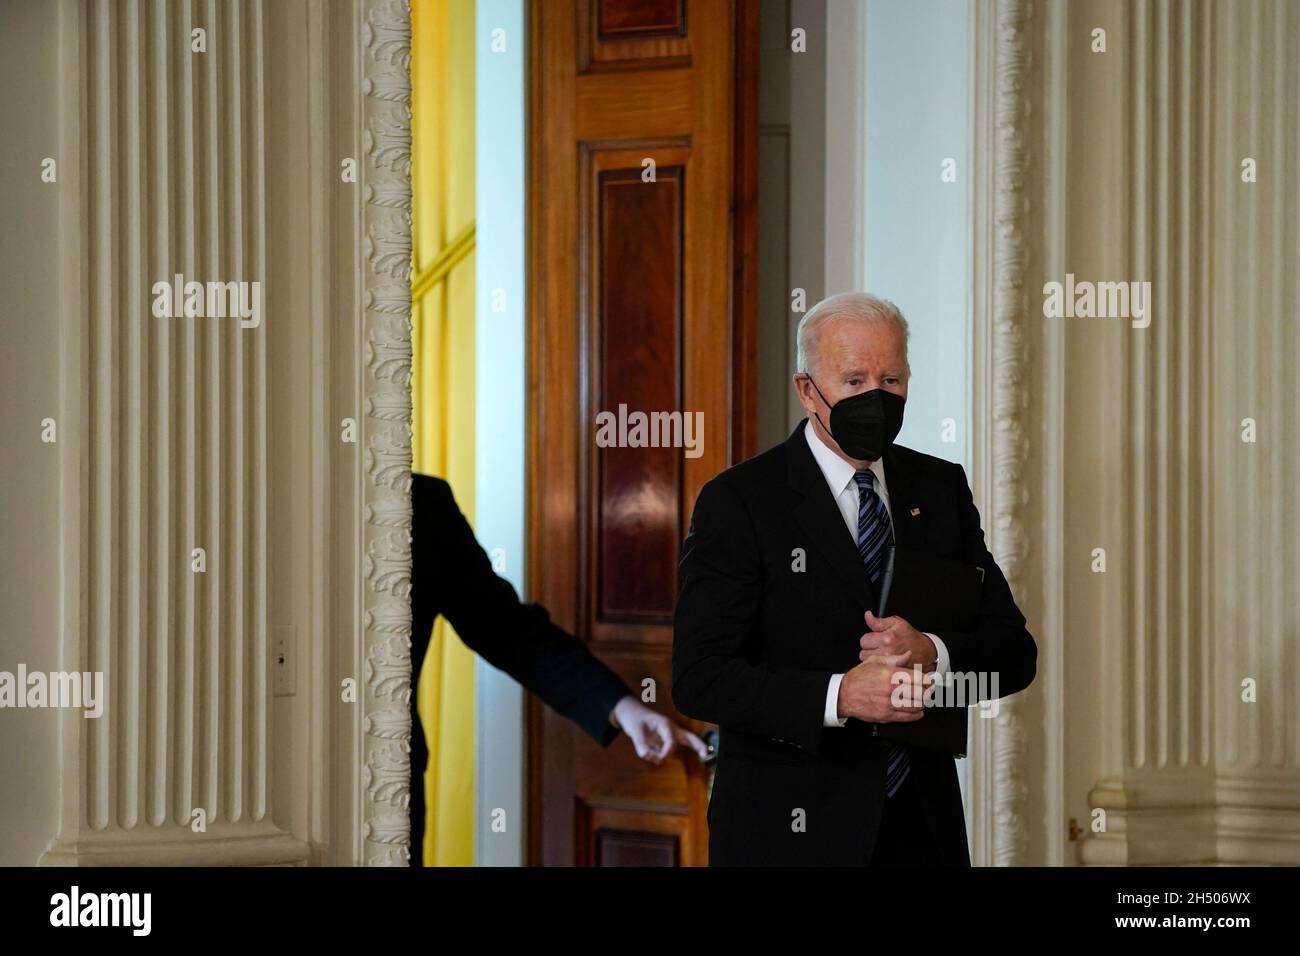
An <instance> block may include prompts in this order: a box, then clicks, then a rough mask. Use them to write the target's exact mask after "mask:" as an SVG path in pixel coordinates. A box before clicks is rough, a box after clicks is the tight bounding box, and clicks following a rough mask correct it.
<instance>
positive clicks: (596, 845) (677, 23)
mask: <svg viewBox="0 0 1300 956" xmlns="http://www.w3.org/2000/svg"><path fill="white" fill-rule="evenodd" d="M529 42H530V48H531V51H532V63H531V76H530V78H531V84H532V86H531V91H530V134H529V139H530V152H531V156H530V179H529V190H530V198H529V208H530V216H531V222H530V228H529V242H530V249H529V270H530V277H529V286H530V308H529V330H530V342H529V382H530V395H529V398H530V401H529V429H530V442H529V448H530V455H531V459H530V462H529V469H528V471H529V489H528V491H529V501H528V511H529V563H528V568H529V572H528V578H529V582H530V587H529V593H530V596H531V597H532V598H533V599H534V600H537V601H540V602H541V603H542V604H544V605H545V606H546V607H547V608H548V610H549V611H550V612H551V615H552V618H553V619H554V620H556V621H557V622H558V623H559V624H560V625H561V626H563V627H566V628H568V629H570V630H572V631H573V632H574V633H576V634H578V635H579V636H580V637H582V638H583V639H585V640H587V641H588V642H589V643H590V646H591V649H592V651H593V652H594V653H595V654H597V655H598V656H599V657H601V658H602V659H603V660H605V661H606V662H607V663H608V664H609V665H610V666H611V667H613V668H614V670H616V671H617V672H618V673H619V674H621V675H622V676H623V677H624V679H625V680H626V681H627V683H628V684H629V686H631V687H632V688H633V689H634V690H635V691H638V692H639V691H640V690H641V689H642V688H643V687H644V686H646V684H645V682H646V681H653V688H654V694H655V701H654V703H653V704H652V706H654V707H656V708H657V709H659V710H662V711H665V712H668V713H672V714H674V716H675V717H676V718H677V719H678V720H681V721H682V722H683V723H686V721H685V719H684V718H682V717H681V715H679V714H676V712H675V711H673V709H672V695H671V652H672V612H673V604H674V602H675V599H676V592H677V557H678V549H679V547H680V544H681V539H682V536H683V535H684V533H685V531H686V526H687V524H688V522H689V520H690V511H691V508H692V506H693V504H694V501H695V496H696V494H697V493H698V492H699V489H700V487H701V485H703V483H704V482H705V481H707V480H708V479H709V478H711V477H712V476H713V475H715V474H717V473H718V472H719V471H721V470H722V469H724V468H725V467H727V465H729V464H731V463H732V462H734V461H737V460H740V459H741V458H744V457H746V456H747V455H750V454H753V451H754V448H753V444H754V435H755V402H754V395H753V381H754V351H753V343H754V296H755V281H754V271H753V270H754V257H755V240H756V232H755V222H754V209H755V192H756V185H757V183H756V176H755V163H756V149H755V143H756V137H757V112H756V108H755V107H756V98H757V89H756V85H757V84H756V78H757V74H756V57H757V6H756V2H753V0H707V2H704V0H545V2H534V3H532V4H531V14H530V39H529ZM485 344H486V343H485ZM620 406H625V407H626V412H627V413H628V414H629V415H630V414H631V413H633V412H637V411H640V412H644V413H647V414H650V413H655V412H659V413H673V412H676V413H679V414H681V415H690V416H691V421H692V422H695V421H697V420H700V421H702V424H703V432H702V440H701V441H698V444H697V446H696V448H694V449H687V448H684V447H628V446H627V445H624V446H623V447H599V446H598V445H597V440H596V436H597V428H596V422H597V415H598V414H600V413H601V412H609V413H611V414H613V415H615V416H618V415H619V412H620ZM696 413H700V416H702V417H699V416H696ZM662 421H663V420H660V423H662ZM678 436H680V437H683V438H684V437H685V433H677V434H676V435H674V436H673V437H678ZM630 437H631V438H632V439H633V440H635V438H636V436H635V433H634V432H633V433H630ZM647 437H648V436H647ZM692 437H695V438H697V439H698V438H699V437H700V436H699V435H693V436H692ZM629 444H630V443H629ZM687 726H692V727H694V729H696V730H697V732H698V731H702V730H704V729H705V728H703V727H701V726H700V725H697V724H691V723H687ZM529 787H530V807H531V812H530V820H529V823H530V830H529V859H530V862H532V863H534V864H546V865H566V864H574V863H576V864H579V865H582V864H591V865H699V864H703V863H705V862H707V859H706V856H707V846H708V834H707V829H706V820H705V812H706V808H707V793H706V788H707V773H706V772H705V771H704V769H703V768H702V767H701V765H700V763H699V761H698V760H697V759H696V758H694V757H693V756H689V757H685V758H683V759H681V760H678V759H673V760H671V761H669V762H668V763H666V764H664V765H663V766H661V767H658V768H655V767H651V766H649V765H648V764H645V763H643V762H641V761H640V760H638V759H637V757H636V755H635V753H634V751H633V750H632V747H631V745H630V744H629V742H628V741H627V739H626V737H622V736H620V737H619V739H618V740H617V741H615V742H614V744H612V745H611V746H610V747H609V748H608V749H604V748H601V747H599V746H598V745H597V744H595V743H594V742H593V741H592V740H591V739H590V738H588V737H586V736H585V735H584V734H582V732H581V731H579V730H577V729H576V728H574V727H573V726H572V725H570V724H568V723H567V722H566V721H564V720H563V719H562V718H559V717H557V716H556V715H555V714H554V713H552V712H550V711H549V710H546V709H545V708H543V707H541V706H540V705H539V704H538V703H537V701H536V700H532V701H530V705H529Z"/></svg>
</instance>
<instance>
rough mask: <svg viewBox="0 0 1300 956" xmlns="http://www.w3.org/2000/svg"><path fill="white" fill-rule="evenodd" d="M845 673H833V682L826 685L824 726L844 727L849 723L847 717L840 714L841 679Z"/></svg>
mask: <svg viewBox="0 0 1300 956" xmlns="http://www.w3.org/2000/svg"><path fill="white" fill-rule="evenodd" d="M842 680H844V675H843V674H832V675H831V682H830V684H829V685H827V687H826V712H825V713H824V714H823V715H822V726H823V727H843V726H844V725H845V724H846V723H848V720H849V719H848V718H847V717H841V716H840V681H842Z"/></svg>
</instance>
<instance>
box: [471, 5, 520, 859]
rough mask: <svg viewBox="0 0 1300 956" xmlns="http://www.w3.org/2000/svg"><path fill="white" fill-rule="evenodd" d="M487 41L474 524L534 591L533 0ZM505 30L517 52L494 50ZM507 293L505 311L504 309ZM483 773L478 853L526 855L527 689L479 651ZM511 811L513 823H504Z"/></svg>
mask: <svg viewBox="0 0 1300 956" xmlns="http://www.w3.org/2000/svg"><path fill="white" fill-rule="evenodd" d="M477 6H478V28H477V31H476V39H475V42H476V43H477V44H478V50H477V54H476V58H475V71H476V73H477V76H476V87H475V97H476V100H475V103H476V107H475V108H476V122H475V136H476V139H477V142H476V148H475V156H476V162H477V168H476V170H475V181H476V182H477V192H476V194H475V205H476V209H475V219H476V226H475V236H476V240H475V246H476V248H475V263H476V275H475V283H476V289H477V293H476V296H477V308H476V312H475V340H474V341H475V349H474V351H475V385H474V391H475V400H476V408H475V436H474V437H475V461H474V474H475V480H474V487H475V501H476V502H477V507H476V509H475V515H474V532H475V535H476V536H477V537H478V540H479V542H480V543H481V544H482V545H483V547H484V548H485V549H487V551H488V553H489V554H492V553H493V552H494V551H495V549H497V548H500V549H501V550H502V551H503V552H504V557H505V571H504V573H503V576H504V577H505V578H507V579H508V580H509V581H510V583H511V584H513V585H514V586H515V590H516V591H518V592H520V594H521V595H522V594H523V593H524V572H525V568H524V563H523V562H524V474H525V473H524V468H525V460H524V454H525V441H524V438H525V435H524V428H525V421H524V390H525V385H526V382H525V361H524V359H525V356H524V329H525V324H524V322H525V318H526V316H525V311H524V309H525V305H526V302H527V296H526V294H525V293H526V289H525V284H524V282H525V277H524V240H525V233H524V212H525V206H524V200H525V196H524V184H525V178H526V177H525V166H524V162H525V155H526V151H525V141H524V129H525V121H526V119H527V99H526V90H525V71H526V67H527V62H528V57H527V46H526V44H525V34H524V29H525V28H524V4H523V0H479V2H478V4H477ZM497 28H501V29H503V30H505V35H506V50H505V52H504V53H494V52H492V50H491V49H490V46H489V44H490V42H491V34H492V31H493V30H495V29H497ZM498 295H501V296H504V309H502V310H500V311H494V302H495V301H496V297H497V296H498ZM476 679H477V687H476V695H475V697H476V701H477V710H478V715H477V718H476V723H475V728H474V731H475V746H476V748H477V750H476V757H477V770H476V777H475V781H474V795H475V796H474V800H475V821H474V827H475V842H474V856H475V862H476V863H477V864H478V865H479V866H519V865H522V863H523V861H524V853H525V845H524V835H525V834H524V830H525V822H526V820H525V813H524V757H525V749H524V747H525V741H524V693H523V689H522V688H521V687H520V686H519V684H517V683H516V682H515V681H514V679H513V678H511V677H509V676H507V675H506V674H504V673H502V672H501V671H499V670H497V669H496V668H495V667H493V666H492V665H490V664H488V663H486V662H485V661H483V659H482V658H479V659H478V662H477V668H476ZM498 809H501V810H504V811H505V820H506V830H505V832H504V833H501V832H493V830H492V824H493V814H494V812H495V811H496V810H498Z"/></svg>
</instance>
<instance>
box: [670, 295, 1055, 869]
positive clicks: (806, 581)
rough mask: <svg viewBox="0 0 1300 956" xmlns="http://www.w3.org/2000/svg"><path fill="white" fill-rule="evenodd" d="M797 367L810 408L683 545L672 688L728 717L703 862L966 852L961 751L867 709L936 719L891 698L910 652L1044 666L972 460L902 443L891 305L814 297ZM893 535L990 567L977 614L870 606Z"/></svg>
mask: <svg viewBox="0 0 1300 956" xmlns="http://www.w3.org/2000/svg"><path fill="white" fill-rule="evenodd" d="M797 368H798V372H797V373H796V375H795V377H794V384H795V387H796V389H797V390H798V393H799V398H800V401H801V402H802V404H803V406H804V408H805V409H807V412H808V418H807V419H806V420H805V421H802V422H800V423H799V425H798V427H797V428H796V429H795V430H794V432H793V433H792V434H791V435H790V437H789V438H788V439H787V440H786V441H785V442H784V443H783V444H781V445H778V446H777V447H775V448H772V449H770V450H768V451H766V452H764V453H762V454H760V455H758V456H756V457H754V458H751V459H749V460H748V461H745V462H742V463H741V464H739V465H736V466H734V467H732V468H729V469H728V470H726V471H724V472H723V473H722V474H720V475H718V476H717V477H715V478H714V479H712V480H711V481H709V482H708V483H707V484H706V485H705V486H704V487H703V489H701V491H700V495H699V498H698V500H697V501H696V504H695V511H694V514H693V516H692V519H691V526H690V531H689V534H688V535H687V537H686V540H685V542H684V543H683V545H682V554H681V574H680V579H681V590H680V594H679V598H678V603H677V609H676V619H675V629H674V637H673V702H674V704H675V705H676V707H677V708H678V710H680V711H681V712H682V713H684V714H688V715H690V716H692V717H695V718H697V719H699V720H704V721H709V722H712V723H716V724H717V725H718V726H719V731H720V740H719V745H718V765H717V769H716V774H715V778H714V783H713V792H712V797H711V800H710V802H709V828H710V834H709V861H710V864H711V865H724V866H725V865H738V864H739V865H755V864H769V865H859V866H860V865H911V866H933V865H958V866H969V865H970V855H969V851H968V849H967V840H966V827H965V820H964V816H963V812H962V804H961V794H960V790H959V787H958V782H957V772H956V766H955V763H954V758H953V757H952V756H951V755H949V754H947V753H944V752H942V751H940V750H937V749H929V748H925V747H919V746H912V745H905V744H899V743H896V742H892V741H890V740H888V739H887V738H885V737H881V736H876V735H873V733H872V731H873V725H874V724H883V723H888V722H892V721H909V722H910V721H916V720H924V719H925V716H924V712H923V710H922V708H920V707H915V706H901V705H900V706H896V703H898V702H897V701H896V700H895V699H894V691H895V686H896V683H897V682H902V684H903V685H904V686H907V685H911V686H913V687H915V688H916V693H917V694H918V696H919V695H920V693H921V692H922V686H923V685H922V684H921V682H919V681H918V675H917V673H916V666H917V665H919V667H920V668H921V669H923V670H924V671H927V672H930V673H935V672H938V673H947V672H949V671H951V672H956V673H961V674H973V673H979V672H987V673H990V674H991V673H996V674H997V675H998V681H999V683H998V684H997V685H996V687H997V688H998V693H999V695H1001V696H1005V695H1007V694H1012V693H1015V692H1017V691H1019V690H1022V689H1024V688H1025V687H1026V686H1028V685H1029V683H1030V682H1031V681H1032V680H1033V677H1034V673H1035V668H1036V661H1037V648H1036V645H1035V644H1034V640H1033V638H1032V637H1031V636H1030V634H1029V632H1028V631H1027V630H1026V629H1025V618H1024V616H1023V615H1022V614H1021V613H1020V611H1019V609H1018V608H1017V607H1016V602H1015V599H1014V598H1013V597H1012V594H1011V590H1010V588H1009V587H1008V585H1007V581H1006V578H1005V577H1004V576H1003V574H1002V572H1001V571H1000V570H998V566H997V564H996V563H995V562H994V560H993V557H992V555H990V553H989V551H988V548H987V547H986V546H985V543H984V534H983V531H982V530H981V529H980V521H979V514H978V512H977V511H976V509H975V505H974V503H973V500H972V496H971V491H970V488H969V486H968V485H967V482H966V474H965V471H964V470H963V469H962V468H961V466H960V465H955V464H952V463H950V462H946V461H943V460H941V459H938V458H933V457H931V456H929V455H923V454H921V453H919V452H915V451H912V450H910V449H908V448H904V447H901V446H898V445H895V444H893V440H894V438H895V436H896V435H897V434H898V430H899V428H901V426H902V412H903V405H904V402H905V400H906V398H907V380H908V375H909V370H908V364H907V324H906V322H905V320H904V319H903V317H902V315H901V314H900V313H899V312H898V310H897V308H895V307H894V306H893V305H892V304H890V303H888V302H885V301H884V300H881V299H877V298H875V297H874V296H869V295H863V294H857V293H848V294H844V295H839V296H834V297H832V298H830V299H827V300H825V301H823V302H821V303H819V304H818V305H817V306H815V307H814V308H813V309H812V310H811V311H810V312H809V313H808V314H807V315H806V316H805V317H804V319H803V321H802V322H801V323H800V325H799V331H798V364H797ZM894 544H897V545H898V546H899V547H900V548H904V547H905V548H908V549H914V550H916V551H917V552H921V553H929V554H931V555H933V556H935V557H936V558H943V559H949V560H957V561H961V562H964V563H967V564H971V565H978V566H979V567H980V568H982V569H983V571H984V584H983V593H982V596H981V598H980V608H979V616H978V622H977V625H976V626H975V627H974V628H972V629H971V630H970V631H966V632H956V631H949V632H941V633H937V634H928V633H921V632H919V631H917V630H916V628H914V627H912V625H911V624H910V623H909V622H907V621H906V620H904V619H903V618H901V617H896V616H894V617H887V618H884V619H877V618H876V617H875V616H874V614H872V613H871V611H872V610H873V609H874V608H875V607H876V606H877V605H876V601H877V600H878V597H879V594H880V587H881V581H882V578H883V574H882V572H883V566H884V563H885V556H886V555H887V553H888V550H889V547H890V546H891V545H894ZM969 703H974V702H973V701H970V702H969Z"/></svg>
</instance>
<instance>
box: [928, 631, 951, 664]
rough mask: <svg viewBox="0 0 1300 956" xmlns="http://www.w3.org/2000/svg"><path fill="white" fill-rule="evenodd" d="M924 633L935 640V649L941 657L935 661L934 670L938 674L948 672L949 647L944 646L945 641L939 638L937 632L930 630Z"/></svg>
mask: <svg viewBox="0 0 1300 956" xmlns="http://www.w3.org/2000/svg"><path fill="white" fill-rule="evenodd" d="M923 633H924V634H925V636H926V637H928V638H929V639H930V640H931V641H933V642H934V649H935V651H937V652H938V654H939V659H938V660H937V661H936V662H935V665H934V672H935V673H936V674H946V673H948V667H949V661H948V648H946V647H945V646H944V644H943V641H941V640H939V636H938V635H937V634H931V633H930V632H929V631H925V632H923Z"/></svg>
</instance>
